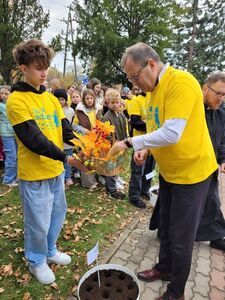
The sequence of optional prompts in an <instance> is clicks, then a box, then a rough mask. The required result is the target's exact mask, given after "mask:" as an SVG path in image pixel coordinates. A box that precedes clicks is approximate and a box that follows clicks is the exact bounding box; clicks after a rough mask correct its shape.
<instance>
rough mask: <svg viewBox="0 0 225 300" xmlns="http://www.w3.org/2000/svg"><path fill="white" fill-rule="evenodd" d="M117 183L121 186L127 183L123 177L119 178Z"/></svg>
mask: <svg viewBox="0 0 225 300" xmlns="http://www.w3.org/2000/svg"><path fill="white" fill-rule="evenodd" d="M117 181H118V182H119V183H120V184H121V185H124V184H125V183H126V181H125V180H123V179H122V178H121V177H119V176H118V178H117Z"/></svg>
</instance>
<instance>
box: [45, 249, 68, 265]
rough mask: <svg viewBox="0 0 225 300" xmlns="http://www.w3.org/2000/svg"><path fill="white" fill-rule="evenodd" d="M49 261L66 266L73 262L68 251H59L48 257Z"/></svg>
mask: <svg viewBox="0 0 225 300" xmlns="http://www.w3.org/2000/svg"><path fill="white" fill-rule="evenodd" d="M47 263H50V264H57V265H62V266H66V265H68V264H70V263H71V257H70V256H69V255H68V254H66V253H62V252H59V251H57V252H56V254H55V255H54V256H51V257H47Z"/></svg>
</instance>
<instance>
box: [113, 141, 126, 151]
mask: <svg viewBox="0 0 225 300" xmlns="http://www.w3.org/2000/svg"><path fill="white" fill-rule="evenodd" d="M113 146H114V147H115V148H116V149H118V150H119V151H122V150H126V149H127V148H128V147H127V145H126V144H125V142H124V141H119V142H115V144H114V145H113Z"/></svg>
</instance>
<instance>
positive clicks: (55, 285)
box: [50, 282, 59, 291]
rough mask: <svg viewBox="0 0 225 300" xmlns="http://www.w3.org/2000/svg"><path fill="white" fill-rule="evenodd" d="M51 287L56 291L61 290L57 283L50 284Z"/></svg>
mask: <svg viewBox="0 0 225 300" xmlns="http://www.w3.org/2000/svg"><path fill="white" fill-rule="evenodd" d="M50 287H51V288H53V289H54V290H56V291H58V290H59V288H58V285H57V284H56V283H55V282H53V283H52V284H50Z"/></svg>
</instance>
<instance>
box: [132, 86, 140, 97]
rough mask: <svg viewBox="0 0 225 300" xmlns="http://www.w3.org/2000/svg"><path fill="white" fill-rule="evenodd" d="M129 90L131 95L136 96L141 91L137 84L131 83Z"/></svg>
mask: <svg viewBox="0 0 225 300" xmlns="http://www.w3.org/2000/svg"><path fill="white" fill-rule="evenodd" d="M131 92H132V94H133V96H138V95H139V94H140V92H141V91H140V89H139V87H138V86H137V85H133V87H132V89H131Z"/></svg>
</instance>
